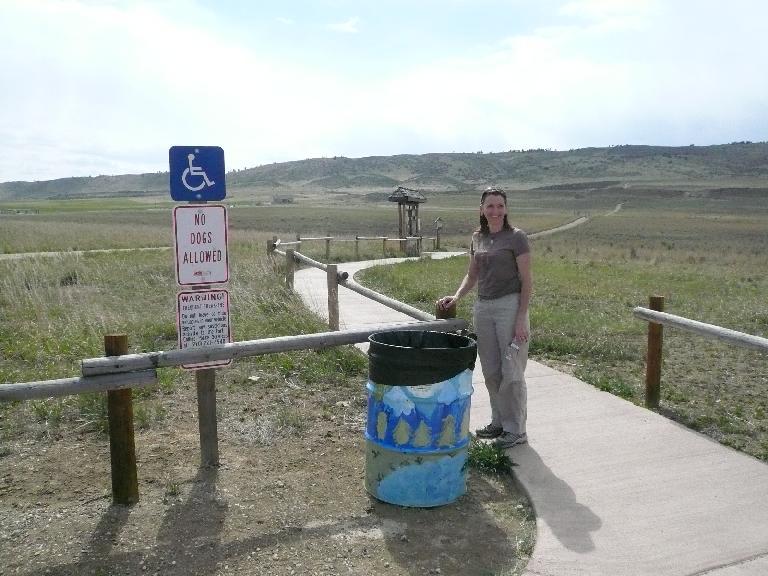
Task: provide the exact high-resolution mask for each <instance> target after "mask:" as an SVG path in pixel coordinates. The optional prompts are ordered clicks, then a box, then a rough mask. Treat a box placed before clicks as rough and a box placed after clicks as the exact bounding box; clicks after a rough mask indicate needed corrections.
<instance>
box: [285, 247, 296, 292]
mask: <svg viewBox="0 0 768 576" xmlns="http://www.w3.org/2000/svg"><path fill="white" fill-rule="evenodd" d="M294 268H296V260H295V259H294V256H293V248H286V249H285V284H286V286H288V288H293V270H294Z"/></svg>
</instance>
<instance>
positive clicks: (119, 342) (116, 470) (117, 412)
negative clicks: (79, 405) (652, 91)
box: [104, 334, 139, 506]
mask: <svg viewBox="0 0 768 576" xmlns="http://www.w3.org/2000/svg"><path fill="white" fill-rule="evenodd" d="M123 354H128V336H127V335H125V334H107V335H106V336H104V355H105V356H122V355H123ZM107 418H108V419H109V457H110V463H111V467H112V501H113V502H114V503H115V504H122V505H124V506H130V505H131V504H136V502H138V501H139V480H138V474H137V473H136V445H135V443H134V436H133V390H131V389H130V388H125V389H122V390H108V391H107Z"/></svg>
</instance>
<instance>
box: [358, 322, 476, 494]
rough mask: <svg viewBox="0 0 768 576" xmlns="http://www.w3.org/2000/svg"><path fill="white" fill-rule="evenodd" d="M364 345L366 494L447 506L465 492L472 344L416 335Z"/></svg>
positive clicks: (442, 335)
mask: <svg viewBox="0 0 768 576" xmlns="http://www.w3.org/2000/svg"><path fill="white" fill-rule="evenodd" d="M368 341H369V343H370V347H369V349H368V383H367V385H366V388H367V392H368V414H367V422H366V429H365V441H366V457H365V464H366V472H365V488H366V490H367V491H368V492H369V493H370V494H371V495H372V496H374V497H375V498H377V499H379V500H382V501H384V502H388V503H390V504H397V505H400V506H413V507H424V508H426V507H433V506H441V505H443V504H448V503H450V502H453V501H454V500H456V499H457V498H458V497H459V496H461V495H462V494H464V493H465V492H466V468H467V455H468V448H469V409H470V403H471V398H472V391H473V389H472V370H473V368H474V365H475V359H476V357H477V345H476V343H475V341H474V340H472V339H471V338H467V337H466V336H460V335H458V334H451V333H446V332H430V331H423V330H422V331H418V330H402V331H393V332H379V333H376V334H372V335H371V336H370V337H369V338H368Z"/></svg>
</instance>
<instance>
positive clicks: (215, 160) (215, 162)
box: [168, 146, 227, 202]
mask: <svg viewBox="0 0 768 576" xmlns="http://www.w3.org/2000/svg"><path fill="white" fill-rule="evenodd" d="M168 161H169V164H170V188H171V198H173V199H174V200H177V201H187V202H207V201H210V200H223V199H224V197H225V196H226V195H227V194H226V186H225V180H224V150H222V149H221V148H220V147H219V146H171V148H170V150H168Z"/></svg>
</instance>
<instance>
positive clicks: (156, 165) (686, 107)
mask: <svg viewBox="0 0 768 576" xmlns="http://www.w3.org/2000/svg"><path fill="white" fill-rule="evenodd" d="M702 1H703V5H704V7H705V8H704V9H702V10H701V11H700V12H697V13H696V14H690V13H688V12H687V11H686V9H685V7H684V6H682V4H686V5H687V6H688V7H689V8H690V6H692V4H689V3H683V2H681V3H680V4H681V5H678V4H677V3H670V4H664V5H661V4H659V3H658V2H643V3H635V2H615V3H614V2H613V1H611V2H599V1H596V0H591V1H581V2H569V3H568V4H566V5H564V7H563V12H562V14H561V16H560V17H558V18H555V19H551V20H548V21H547V24H548V25H547V26H542V27H540V28H536V29H524V30H522V31H521V32H520V33H518V34H516V35H514V36H510V37H509V38H506V39H498V40H497V41H496V42H495V43H493V40H489V39H487V38H484V39H483V40H484V41H486V42H492V43H491V44H486V45H484V46H483V45H479V44H478V45H477V47H476V48H475V49H473V50H470V51H465V52H463V53H461V54H458V53H451V52H450V51H448V50H446V51H445V53H444V54H443V56H442V57H441V58H440V59H427V58H424V57H420V58H414V59H409V58H402V59H400V60H398V61H397V62H391V61H388V60H387V58H388V52H387V45H386V43H384V46H383V47H382V48H381V50H383V51H375V50H374V49H377V50H378V48H377V46H376V42H375V41H374V40H375V39H376V37H375V36H371V37H370V40H371V41H370V42H366V44H365V49H366V50H367V51H366V52H365V53H364V54H361V53H360V52H362V50H361V51H354V50H350V51H349V54H348V57H346V58H345V64H354V65H353V66H349V67H341V66H339V62H338V61H337V60H335V59H333V58H327V59H323V58H322V55H323V52H322V51H321V50H322V48H320V47H318V44H317V43H318V42H322V38H323V37H325V39H326V40H328V38H327V37H328V34H321V35H320V36H316V37H313V39H312V41H311V42H310V41H308V42H309V43H308V45H307V48H306V49H304V48H302V50H301V51H298V52H296V53H285V52H284V51H279V50H274V49H272V46H271V45H270V44H269V43H264V42H253V44H252V45H247V44H244V43H243V38H242V37H238V35H237V34H233V33H232V31H231V29H229V28H227V27H226V26H220V25H216V23H217V20H216V17H215V15H212V14H210V13H208V12H205V11H201V10H200V9H196V8H194V4H192V3H191V2H190V1H187V0H174V2H172V3H162V4H155V3H151V4H150V3H133V2H131V3H128V2H126V3H111V4H94V3H90V2H89V3H79V2H76V1H74V0H70V1H68V2H58V1H56V2H54V1H43V0H37V1H30V2H18V3H15V4H8V3H3V4H0V37H2V38H3V42H2V43H0V69H2V70H3V81H4V82H3V89H2V90H0V181H6V180H11V179H18V178H24V179H45V178H53V177H61V176H67V175H87V174H94V175H95V174H100V173H125V172H143V171H155V170H166V169H167V150H168V147H169V146H172V145H219V146H222V147H223V148H224V149H225V152H226V155H227V166H228V167H229V168H242V167H245V166H254V165H257V164H261V163H267V162H272V161H284V160H294V159H301V158H306V157H313V156H323V155H325V156H334V155H345V156H363V155H376V154H398V153H423V152H435V151H475V150H481V149H482V150H485V151H491V150H505V149H510V148H514V149H517V148H534V147H544V148H572V147H580V146H602V145H609V144H621V143H649V144H650V143H654V144H664V143H668V144H674V143H678V144H688V143H691V142H695V143H699V144H702V143H715V142H728V141H732V140H764V139H765V134H766V132H768V122H767V121H766V111H768V76H767V75H765V74H762V72H761V71H762V60H761V58H762V55H763V54H764V53H765V42H766V41H765V38H766V37H768V24H766V22H768V14H766V12H768V8H764V7H762V6H763V5H762V4H761V3H757V4H751V3H749V1H748V0H734V2H735V3H736V4H743V3H745V2H746V3H748V4H749V10H746V9H745V10H743V11H742V12H738V11H737V12H734V11H733V10H731V11H728V12H723V11H721V10H719V9H715V8H713V7H712V6H714V4H712V3H709V4H708V3H707V0H702ZM701 5H702V4H700V3H696V4H695V7H699V6H701ZM622 7H623V8H622ZM279 18H280V17H279V16H275V17H274V18H273V21H274V19H279ZM359 22H360V19H359V18H354V19H350V20H347V21H346V22H344V23H343V24H344V26H342V28H345V29H347V31H350V30H357V29H358V27H359ZM683 22H684V23H685V26H682V25H681V23H683ZM286 24H287V23H286ZM460 25H461V23H457V26H460ZM304 32H306V30H305V31H304ZM316 32H322V30H317V29H316ZM366 34H367V35H368V31H366ZM367 39H368V38H367ZM258 40H259V41H261V37H259V38H258ZM337 40H338V39H334V38H331V39H330V41H331V42H336V41H337ZM348 40H354V38H351V37H350V38H349V39H348ZM308 49H314V50H317V52H315V53H314V54H313V55H315V56H316V55H320V56H321V58H313V59H310V58H305V57H304V53H305V52H306V50H308ZM371 56H373V60H375V62H374V61H372V60H371ZM379 63H386V64H387V66H386V70H388V71H386V72H385V71H384V69H382V68H381V67H379V66H378V64H379Z"/></svg>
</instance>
